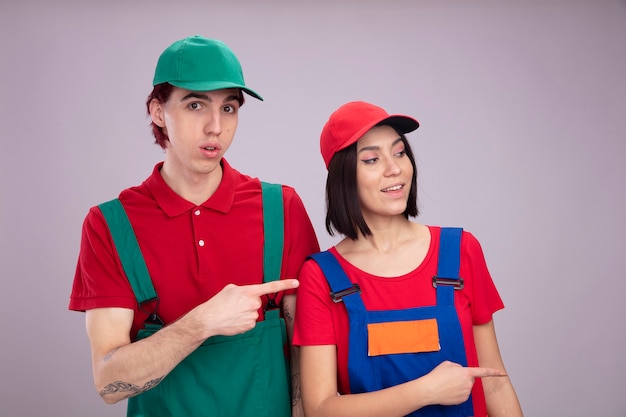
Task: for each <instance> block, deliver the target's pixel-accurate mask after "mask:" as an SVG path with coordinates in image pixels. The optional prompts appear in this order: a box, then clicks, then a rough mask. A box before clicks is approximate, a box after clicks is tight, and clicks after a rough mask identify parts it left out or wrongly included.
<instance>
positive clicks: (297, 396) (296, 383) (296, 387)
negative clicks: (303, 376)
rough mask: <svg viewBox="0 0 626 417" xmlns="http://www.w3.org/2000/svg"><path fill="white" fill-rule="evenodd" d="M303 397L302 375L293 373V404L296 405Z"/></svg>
mask: <svg viewBox="0 0 626 417" xmlns="http://www.w3.org/2000/svg"><path fill="white" fill-rule="evenodd" d="M301 399H302V392H301V391H300V375H299V374H292V375H291V406H292V407H293V406H295V405H296V404H298V402H300V400H301Z"/></svg>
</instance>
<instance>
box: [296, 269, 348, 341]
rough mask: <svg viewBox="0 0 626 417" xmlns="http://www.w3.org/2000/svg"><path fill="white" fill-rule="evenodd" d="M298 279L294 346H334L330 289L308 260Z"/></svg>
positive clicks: (319, 271) (320, 273) (320, 272)
mask: <svg viewBox="0 0 626 417" xmlns="http://www.w3.org/2000/svg"><path fill="white" fill-rule="evenodd" d="M298 279H299V280H300V286H299V287H298V302H297V303H296V317H297V319H296V321H295V330H294V338H293V343H294V345H297V346H308V345H333V344H336V343H337V341H336V339H335V334H334V327H333V316H332V309H331V307H332V306H331V304H332V301H331V298H330V296H329V291H330V288H329V286H328V282H327V281H326V278H325V277H324V274H323V273H322V271H321V269H320V267H319V265H318V264H317V263H316V262H315V261H314V260H312V259H309V260H308V261H306V262H305V263H304V265H303V266H302V269H301V271H300V275H299V276H298Z"/></svg>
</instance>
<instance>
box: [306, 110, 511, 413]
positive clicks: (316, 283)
mask: <svg viewBox="0 0 626 417" xmlns="http://www.w3.org/2000/svg"><path fill="white" fill-rule="evenodd" d="M418 127H419V123H418V122H417V120H415V119H413V118H411V117H408V116H403V115H389V114H388V113H387V112H386V111H385V110H384V109H382V108H380V107H378V106H375V105H372V104H369V103H365V102H351V103H347V104H345V105H343V106H341V107H340V108H339V109H338V110H336V111H335V112H334V113H333V114H332V115H331V116H330V118H329V120H328V122H327V123H326V125H325V126H324V129H323V130H322V134H321V140H320V145H321V152H322V156H323V158H324V162H325V164H326V167H327V168H328V178H327V183H326V198H327V215H326V229H327V230H328V232H329V233H330V234H331V235H332V234H334V232H335V231H336V232H338V233H340V234H341V235H343V236H345V238H344V239H343V240H342V241H341V242H339V243H338V244H337V245H336V246H334V247H332V248H330V249H329V250H328V251H326V252H321V253H319V254H315V255H313V256H312V258H313V259H310V260H308V261H307V262H306V263H305V264H304V265H303V267H302V270H301V272H300V275H299V280H300V288H299V290H298V303H297V314H296V317H297V319H296V328H295V336H294V344H296V345H299V346H300V356H301V358H300V359H301V369H300V370H301V378H302V381H301V385H302V398H303V402H304V407H305V412H306V415H307V416H308V417H316V416H359V417H362V416H386V417H388V416H404V415H411V416H486V415H487V413H488V414H489V416H490V417H494V416H495V417H497V416H505V415H506V416H521V415H522V411H521V408H520V405H519V402H518V399H517V396H516V393H515V390H514V389H513V386H512V384H511V382H510V380H509V378H508V376H507V374H506V371H505V369H504V364H503V361H502V358H501V356H500V352H499V349H498V343H497V340H496V335H495V330H494V325H493V321H492V315H493V313H494V312H496V311H497V310H499V309H501V308H503V304H502V301H501V299H500V296H499V295H498V292H497V290H496V288H495V286H494V284H493V282H492V280H491V277H490V275H489V272H488V270H487V266H486V263H485V260H484V257H483V253H482V249H481V247H480V244H479V242H478V241H477V240H476V238H475V237H474V236H473V235H472V234H470V233H469V232H464V231H462V230H461V229H447V228H439V227H433V226H426V225H422V224H418V223H415V222H413V221H411V220H409V218H411V217H415V216H417V215H418V209H417V189H416V188H417V181H416V178H417V174H416V165H415V158H414V157H413V153H412V152H411V148H410V146H409V143H408V141H407V139H406V137H405V134H406V133H409V132H412V131H414V130H415V129H417V128H418ZM440 248H441V250H440Z"/></svg>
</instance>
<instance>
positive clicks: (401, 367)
mask: <svg viewBox="0 0 626 417" xmlns="http://www.w3.org/2000/svg"><path fill="white" fill-rule="evenodd" d="M462 231H463V229H460V228H441V237H440V242H439V261H438V265H437V276H435V277H433V286H434V287H435V288H436V291H437V304H436V305H434V306H427V307H416V308H410V309H404V310H387V311H369V310H367V309H366V308H365V305H364V304H363V300H362V298H361V295H360V293H361V290H360V288H359V286H358V284H352V282H350V280H349V279H348V277H347V275H346V274H345V272H344V271H343V269H342V268H341V266H340V264H339V262H338V261H337V259H336V258H335V257H334V256H333V255H332V254H331V253H330V252H328V251H325V252H320V253H317V254H315V255H312V256H311V257H312V258H313V259H314V260H315V261H316V262H317V263H318V265H319V266H320V268H321V270H322V272H323V273H324V275H325V277H326V280H327V281H328V284H329V285H330V288H331V297H332V298H333V301H335V302H341V301H343V303H344V305H345V307H346V310H347V312H348V318H349V323H350V337H349V346H348V374H349V379H350V391H351V392H352V393H363V392H371V391H377V390H381V389H384V388H388V387H391V386H395V385H398V384H402V383H404V382H407V381H410V380H413V379H416V378H419V377H421V376H423V375H426V374H427V373H429V372H430V371H431V370H433V369H434V368H435V367H436V366H437V365H439V364H440V363H441V362H443V361H445V360H449V361H452V362H455V363H458V364H460V365H462V366H467V359H466V355H465V347H464V344H463V334H462V332H461V324H460V322H459V318H458V316H457V312H456V309H455V307H454V290H455V289H462V288H463V279H462V278H460V277H459V267H460V243H461V235H462ZM386 326H389V327H386ZM386 328H390V329H393V330H392V331H393V332H395V333H393V334H394V335H396V336H398V338H408V339H412V340H410V341H409V342H408V345H407V343H404V345H405V346H404V347H402V346H400V347H398V346H397V345H402V342H400V343H396V341H394V340H392V339H395V338H396V337H395V336H394V337H393V338H390V337H388V336H389V334H390V333H389V332H388V331H386V330H385V329H386ZM408 333H410V334H408ZM422 334H423V336H424V337H422ZM437 335H438V339H437ZM405 336H406V337H405ZM377 338H378V339H379V340H376V339H377ZM428 339H430V341H429V340H428ZM409 345H411V346H409ZM416 346H417V347H416ZM473 414H474V410H473V406H472V398H471V396H470V398H469V399H468V400H467V401H466V402H464V403H462V404H459V405H454V406H443V405H431V406H427V407H424V408H421V409H419V410H416V411H414V412H413V413H411V414H409V416H428V417H434V416H446V417H449V416H458V417H467V416H472V415H473Z"/></svg>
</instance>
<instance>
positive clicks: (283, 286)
mask: <svg viewBox="0 0 626 417" xmlns="http://www.w3.org/2000/svg"><path fill="white" fill-rule="evenodd" d="M298 285H300V282H298V280H297V279H293V278H290V279H281V280H277V281H271V282H265V283H263V284H253V285H248V288H249V289H250V290H251V291H252V292H254V293H255V294H256V295H258V296H261V295H265V294H274V293H277V292H279V291H286V290H292V289H294V288H297V287H298Z"/></svg>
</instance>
